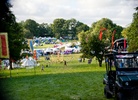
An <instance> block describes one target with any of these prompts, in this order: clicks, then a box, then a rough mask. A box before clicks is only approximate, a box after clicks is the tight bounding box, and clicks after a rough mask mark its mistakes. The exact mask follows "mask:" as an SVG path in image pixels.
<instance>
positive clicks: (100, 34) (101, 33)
mask: <svg viewBox="0 0 138 100" xmlns="http://www.w3.org/2000/svg"><path fill="white" fill-rule="evenodd" d="M102 36H103V32H102V31H100V33H99V40H102Z"/></svg>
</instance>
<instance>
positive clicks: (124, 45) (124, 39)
mask: <svg viewBox="0 0 138 100" xmlns="http://www.w3.org/2000/svg"><path fill="white" fill-rule="evenodd" d="M125 49H126V39H124V50H125Z"/></svg>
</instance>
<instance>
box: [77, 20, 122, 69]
mask: <svg viewBox="0 0 138 100" xmlns="http://www.w3.org/2000/svg"><path fill="white" fill-rule="evenodd" d="M103 28H104V29H106V30H105V31H102V33H103V34H102V39H101V40H99V38H98V37H99V32H100V30H101V29H103ZM121 29H123V28H122V27H121V26H117V25H116V24H114V23H113V22H112V21H111V20H110V19H107V18H102V19H101V20H99V21H97V22H94V23H93V24H92V27H91V28H90V30H89V31H86V32H81V33H79V35H78V37H79V40H80V41H81V47H82V53H83V57H86V58H93V57H96V58H97V60H98V62H99V66H100V67H101V66H102V61H103V59H104V58H103V57H104V54H105V52H106V49H105V48H106V47H110V46H111V40H112V38H111V37H112V33H113V31H114V30H117V32H116V34H117V35H116V34H115V36H116V37H117V38H120V37H122V36H121V35H119V34H121Z"/></svg>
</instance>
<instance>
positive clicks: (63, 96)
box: [0, 54, 112, 100]
mask: <svg viewBox="0 0 138 100" xmlns="http://www.w3.org/2000/svg"><path fill="white" fill-rule="evenodd" d="M79 56H80V54H72V55H66V56H61V57H60V58H59V59H57V56H52V57H51V61H46V60H45V59H44V57H41V58H40V59H39V60H38V63H40V66H37V67H35V69H25V68H22V69H13V70H11V76H12V77H11V78H10V71H9V70H4V71H3V70H1V71H0V96H1V97H0V100H2V99H4V100H106V98H105V97H104V95H103V88H104V85H103V75H104V73H105V66H104V64H103V67H99V66H98V63H97V61H95V60H93V61H92V63H91V64H87V59H86V61H85V62H78V58H79ZM63 59H64V60H66V61H67V66H64V64H63V62H62V60H63ZM57 60H60V61H57ZM42 64H44V66H46V65H49V67H44V71H41V65H42ZM110 100H112V99H110Z"/></svg>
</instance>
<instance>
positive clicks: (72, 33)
mask: <svg viewBox="0 0 138 100" xmlns="http://www.w3.org/2000/svg"><path fill="white" fill-rule="evenodd" d="M19 25H20V26H21V27H22V29H23V34H24V37H25V38H33V36H35V37H45V36H46V37H48V36H50V37H56V38H60V37H62V38H68V37H70V39H77V35H78V33H79V32H81V31H87V30H89V26H87V25H86V24H84V23H82V22H79V21H77V20H76V19H74V18H72V19H69V20H65V19H63V18H57V19H55V20H54V21H53V23H52V24H47V23H42V24H39V23H37V22H36V21H34V20H32V19H27V20H26V21H22V22H20V23H19Z"/></svg>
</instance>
